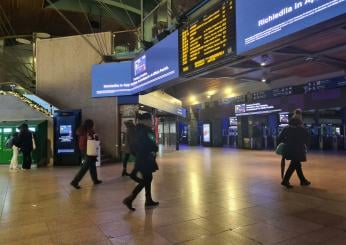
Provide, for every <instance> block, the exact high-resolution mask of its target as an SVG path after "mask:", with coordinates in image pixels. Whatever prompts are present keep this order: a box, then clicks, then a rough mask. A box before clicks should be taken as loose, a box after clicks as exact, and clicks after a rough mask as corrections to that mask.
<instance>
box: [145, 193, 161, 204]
mask: <svg viewBox="0 0 346 245" xmlns="http://www.w3.org/2000/svg"><path fill="white" fill-rule="evenodd" d="M159 204H160V203H159V202H155V201H153V199H152V198H151V195H150V194H148V195H145V206H146V207H155V206H158V205H159Z"/></svg>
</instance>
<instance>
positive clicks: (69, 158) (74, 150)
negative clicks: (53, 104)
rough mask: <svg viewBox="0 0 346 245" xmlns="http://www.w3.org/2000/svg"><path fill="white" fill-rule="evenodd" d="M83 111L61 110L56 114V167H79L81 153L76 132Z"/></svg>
mask: <svg viewBox="0 0 346 245" xmlns="http://www.w3.org/2000/svg"><path fill="white" fill-rule="evenodd" d="M80 123H81V110H59V111H56V112H55V113H54V165H79V164H80V152H79V147H78V140H77V135H76V131H77V129H78V127H79V126H80Z"/></svg>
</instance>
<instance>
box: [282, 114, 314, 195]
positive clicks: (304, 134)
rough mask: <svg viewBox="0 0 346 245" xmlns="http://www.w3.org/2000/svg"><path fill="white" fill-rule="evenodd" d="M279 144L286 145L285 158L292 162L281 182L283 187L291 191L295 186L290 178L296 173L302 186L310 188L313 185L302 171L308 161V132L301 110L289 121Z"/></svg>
mask: <svg viewBox="0 0 346 245" xmlns="http://www.w3.org/2000/svg"><path fill="white" fill-rule="evenodd" d="M278 140H279V143H281V142H282V143H284V144H285V148H284V157H285V159H287V160H291V163H290V166H289V167H288V169H287V171H286V173H285V176H284V178H283V180H282V182H281V185H283V186H285V187H286V188H288V189H290V188H292V187H293V186H292V185H291V184H290V178H291V176H292V174H293V172H294V171H296V172H297V175H298V177H299V180H300V184H301V185H302V186H308V185H310V184H311V182H310V181H308V180H307V179H306V178H305V176H304V173H303V170H302V164H301V163H302V162H305V161H306V145H307V140H308V131H307V129H306V128H304V125H303V119H302V112H301V110H300V109H297V110H295V111H294V114H293V116H292V118H291V120H290V121H289V125H288V126H287V127H286V128H284V129H283V130H282V132H281V134H280V135H279V138H278Z"/></svg>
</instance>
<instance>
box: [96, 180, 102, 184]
mask: <svg viewBox="0 0 346 245" xmlns="http://www.w3.org/2000/svg"><path fill="white" fill-rule="evenodd" d="M101 183H102V180H97V181H95V182H94V185H98V184H101Z"/></svg>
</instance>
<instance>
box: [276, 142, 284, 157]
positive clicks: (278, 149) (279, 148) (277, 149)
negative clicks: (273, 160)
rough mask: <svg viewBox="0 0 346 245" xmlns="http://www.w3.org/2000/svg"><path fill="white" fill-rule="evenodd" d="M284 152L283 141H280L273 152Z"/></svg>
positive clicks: (281, 153)
mask: <svg viewBox="0 0 346 245" xmlns="http://www.w3.org/2000/svg"><path fill="white" fill-rule="evenodd" d="M284 152H285V143H280V144H279V145H278V146H277V147H276V150H275V153H276V154H278V155H280V156H282V155H283V154H284Z"/></svg>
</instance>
